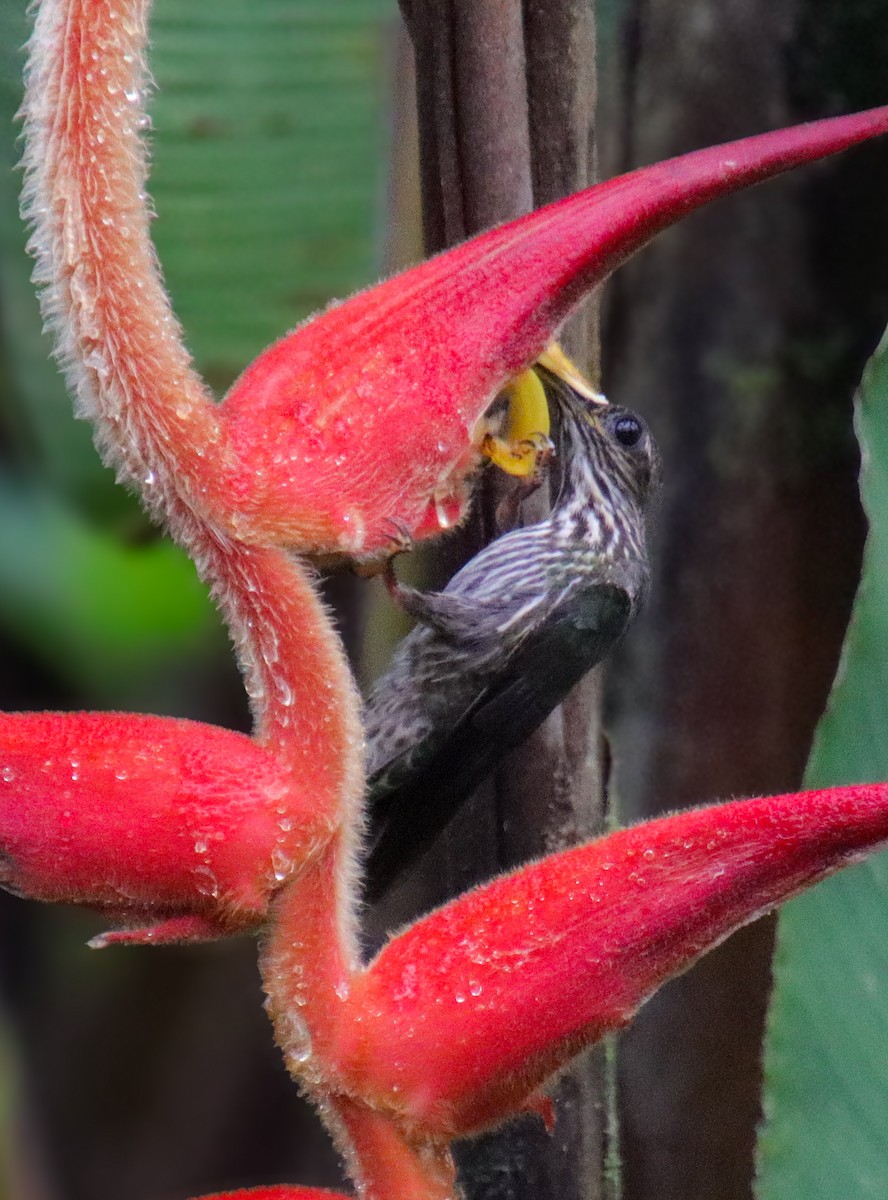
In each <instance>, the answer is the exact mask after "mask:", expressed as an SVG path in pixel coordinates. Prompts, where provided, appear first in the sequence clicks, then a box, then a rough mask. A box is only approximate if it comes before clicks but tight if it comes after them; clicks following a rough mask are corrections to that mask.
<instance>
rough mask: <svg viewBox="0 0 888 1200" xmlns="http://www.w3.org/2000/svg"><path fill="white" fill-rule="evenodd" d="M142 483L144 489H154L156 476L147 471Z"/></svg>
mask: <svg viewBox="0 0 888 1200" xmlns="http://www.w3.org/2000/svg"><path fill="white" fill-rule="evenodd" d="M142 482H143V483H144V485H145V487H154V485H155V483H157V476H156V475H155V474H154V472H153V471H149V472H148V473H147V474H146V475H145V477H144V479H143V480H142Z"/></svg>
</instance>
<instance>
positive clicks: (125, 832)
mask: <svg viewBox="0 0 888 1200" xmlns="http://www.w3.org/2000/svg"><path fill="white" fill-rule="evenodd" d="M282 814H283V815H282ZM282 825H286V826H287V828H282ZM322 836H323V830H320V829H318V828H317V826H316V823H315V821H314V820H313V805H312V802H311V798H310V797H306V796H304V795H301V794H300V792H299V789H298V788H296V787H294V783H293V780H292V778H291V775H290V773H289V772H288V771H287V770H286V769H285V768H284V767H282V765H281V763H280V762H279V760H278V759H277V758H275V756H274V755H272V754H270V753H269V752H268V751H267V750H264V749H263V748H262V747H260V746H258V745H257V744H256V743H255V742H254V741H252V740H251V739H250V738H248V737H245V736H244V735H243V734H239V733H232V732H230V731H229V730H226V729H220V728H217V727H216V726H213V725H203V724H199V723H198V722H196V721H183V720H174V719H172V718H168V717H152V716H139V715H135V714H128V713H3V714H0V850H2V863H0V879H2V883H3V886H4V887H6V888H8V889H10V890H12V891H15V892H18V893H20V894H22V895H27V896H32V897H34V898H37V899H41V900H59V901H70V902H76V903H83V904H89V905H92V906H95V907H99V908H103V909H105V910H106V911H109V912H110V913H111V914H112V916H113V917H114V919H115V921H116V922H119V923H121V924H122V925H123V926H124V927H125V928H126V927H129V926H132V925H136V926H139V927H141V926H143V925H145V924H146V922H147V923H148V925H150V926H156V925H158V924H160V925H161V926H162V929H161V930H160V932H158V931H154V932H151V931H150V930H140V936H139V937H134V935H133V934H130V935H129V940H143V939H144V940H182V939H189V938H195V937H197V938H199V937H201V936H219V935H220V934H224V933H230V932H237V931H239V930H242V929H244V928H251V927H254V926H256V925H257V924H259V923H261V922H262V920H263V919H264V916H265V912H266V909H267V907H268V902H269V898H270V896H271V894H272V892H273V891H274V890H275V889H276V888H278V887H280V884H281V882H282V878H277V879H276V878H275V876H276V874H278V875H280V874H281V872H280V871H279V869H278V868H279V866H280V865H281V864H282V863H283V862H284V861H286V862H287V863H288V864H289V867H288V872H289V871H291V870H292V869H293V865H294V864H296V863H298V862H300V861H301V860H303V859H304V858H306V857H307V856H308V855H309V854H310V853H311V852H312V851H313V850H314V849H315V848H316V846H317V844H318V842H319V841H320V840H321V839H322ZM214 931H215V932H214Z"/></svg>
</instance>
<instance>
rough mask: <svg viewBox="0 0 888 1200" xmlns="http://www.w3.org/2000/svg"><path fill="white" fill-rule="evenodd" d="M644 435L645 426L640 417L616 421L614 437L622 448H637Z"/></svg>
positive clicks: (626, 417)
mask: <svg viewBox="0 0 888 1200" xmlns="http://www.w3.org/2000/svg"><path fill="white" fill-rule="evenodd" d="M643 435H644V426H643V425H642V423H641V421H639V419H638V417H629V416H624V417H618V418H617V420H616V421H614V437H615V438H616V439H617V441H618V442H619V443H620V445H621V446H630V447H631V446H637V445H638V443H639V442H640V441H641V439H642V436H643Z"/></svg>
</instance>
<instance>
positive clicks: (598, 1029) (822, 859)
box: [340, 784, 888, 1137]
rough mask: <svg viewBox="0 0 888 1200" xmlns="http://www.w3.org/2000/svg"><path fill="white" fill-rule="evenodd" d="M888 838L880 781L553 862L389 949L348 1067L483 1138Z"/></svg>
mask: <svg viewBox="0 0 888 1200" xmlns="http://www.w3.org/2000/svg"><path fill="white" fill-rule="evenodd" d="M886 840H888V785H886V784H874V785H870V786H860V787H849V788H832V789H827V790H824V791H819V792H802V793H794V794H790V795H785V796H769V797H766V798H763V799H751V800H740V801H734V802H733V803H730V804H723V805H718V806H715V807H710V808H700V809H695V810H690V811H688V812H683V813H679V814H677V815H675V816H671V817H665V818H662V819H661V820H656V821H648V822H645V823H644V824H642V825H637V826H634V827H632V828H630V829H626V830H622V831H620V832H618V833H613V834H610V835H609V836H607V837H604V838H601V839H600V840H598V841H596V842H592V843H591V844H589V845H586V846H579V847H577V848H576V849H574V850H567V851H564V852H563V853H561V854H558V855H553V856H551V857H549V858H545V859H543V860H542V861H540V862H537V863H534V864H532V865H530V866H527V867H524V868H523V869H521V870H520V871H517V872H515V873H514V874H511V875H507V876H504V877H502V878H500V879H498V880H495V881H494V882H493V883H490V884H488V885H486V886H484V887H481V888H478V889H476V890H474V891H472V892H469V893H468V894H467V895H465V896H462V897H460V898H459V899H457V900H454V901H452V902H451V903H450V904H447V905H445V906H444V907H443V908H441V909H439V910H438V911H436V912H433V913H431V914H430V915H429V916H427V917H424V918H423V919H422V920H420V921H418V922H417V923H416V924H415V925H413V926H411V927H410V928H409V929H407V930H405V931H404V932H402V933H401V934H399V935H398V936H397V937H396V938H394V939H393V941H391V942H390V943H389V944H388V945H387V946H386V947H385V948H384V949H383V950H382V951H381V952H380V954H379V955H378V957H377V958H376V959H375V960H374V961H373V962H372V963H370V965H369V966H368V968H367V970H366V972H365V973H364V975H363V976H362V977H361V979H360V980H359V981H358V982H357V983H356V984H355V987H354V989H353V992H352V995H351V997H350V1001H349V1007H348V1009H347V1012H346V1015H345V1018H344V1019H343V1020H342V1021H341V1026H340V1027H341V1030H342V1035H341V1037H342V1040H341V1044H340V1054H341V1057H342V1061H343V1063H345V1064H349V1065H348V1066H347V1067H346V1068H345V1070H346V1071H348V1070H352V1071H354V1072H355V1074H356V1076H357V1077H358V1078H360V1079H361V1080H362V1081H363V1086H364V1087H366V1086H367V1085H368V1084H370V1085H371V1086H372V1087H373V1088H374V1089H375V1095H376V1097H377V1102H379V1101H380V1099H381V1097H382V1095H383V1094H385V1095H387V1097H388V1099H389V1103H390V1105H391V1107H392V1108H393V1110H395V1111H397V1112H399V1113H401V1114H403V1117H404V1120H405V1121H406V1122H407V1124H408V1125H412V1126H415V1127H416V1128H420V1129H425V1130H429V1131H431V1130H435V1131H438V1132H440V1133H441V1134H442V1135H444V1136H448V1137H453V1136H456V1135H460V1134H467V1133H472V1132H475V1131H477V1130H478V1129H480V1128H483V1127H484V1126H485V1125H489V1124H492V1123H494V1122H496V1121H499V1120H502V1119H503V1117H505V1116H508V1115H510V1114H512V1113H515V1112H517V1111H519V1110H520V1109H522V1108H524V1107H526V1105H527V1102H528V1098H529V1097H530V1095H531V1094H532V1092H533V1090H534V1089H535V1088H536V1087H538V1086H539V1085H540V1084H541V1083H542V1082H543V1081H544V1080H545V1078H546V1077H547V1076H548V1075H550V1074H551V1073H552V1072H553V1071H555V1070H557V1069H558V1067H560V1066H562V1065H563V1064H564V1063H565V1062H566V1061H567V1060H568V1059H569V1058H571V1057H572V1056H573V1055H574V1054H576V1053H577V1052H578V1051H579V1050H580V1049H581V1048H582V1047H583V1046H585V1045H588V1044H591V1043H592V1042H595V1041H597V1040H598V1039H599V1038H600V1037H601V1036H603V1034H605V1033H606V1032H608V1031H609V1030H613V1029H617V1028H619V1027H620V1026H622V1025H625V1024H626V1022H627V1021H628V1020H629V1019H630V1018H631V1017H632V1016H633V1015H634V1013H635V1012H636V1011H637V1009H638V1007H639V1005H640V1004H642V1003H643V1001H644V1000H646V999H647V998H648V996H649V995H650V994H651V992H653V991H654V990H655V989H656V988H657V987H659V986H660V984H662V983H664V982H665V981H666V980H667V979H670V978H671V977H672V976H674V975H675V974H677V973H678V972H680V971H683V970H685V969H686V968H687V967H688V966H690V965H691V964H692V963H693V962H694V960H695V959H696V958H697V957H698V956H699V955H701V954H702V953H704V952H705V951H706V950H708V949H710V948H711V947H712V946H714V945H715V944H717V943H718V942H719V941H721V940H722V939H723V938H724V937H725V936H726V935H727V934H728V933H729V932H730V931H732V930H734V929H736V928H738V926H740V925H742V924H744V923H746V922H747V921H751V920H753V919H754V918H755V917H757V916H759V915H761V914H762V913H763V912H765V911H767V910H768V909H769V908H771V907H773V906H774V905H775V904H778V903H780V902H782V901H783V900H786V899H788V898H789V897H790V896H792V895H794V894H795V893H796V892H798V891H800V890H801V889H802V888H804V887H808V886H810V885H811V884H812V883H815V882H817V881H818V880H819V879H822V878H823V877H824V876H825V875H827V874H830V873H832V872H834V871H836V870H838V869H839V868H841V867H843V866H846V865H848V863H850V862H853V861H856V860H859V859H860V858H861V857H863V856H864V855H865V854H867V853H869V852H870V851H871V850H872V849H873V848H875V847H877V846H879V845H881V844H883V843H884V842H885V841H886ZM385 1048H388V1053H386V1052H385ZM395 1048H396V1049H395Z"/></svg>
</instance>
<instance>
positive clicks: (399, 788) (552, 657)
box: [367, 584, 633, 900]
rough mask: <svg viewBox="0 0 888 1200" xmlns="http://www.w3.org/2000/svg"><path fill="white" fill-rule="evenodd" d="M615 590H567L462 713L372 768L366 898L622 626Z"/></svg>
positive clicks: (623, 596) (622, 599) (622, 597)
mask: <svg viewBox="0 0 888 1200" xmlns="http://www.w3.org/2000/svg"><path fill="white" fill-rule="evenodd" d="M632 608H633V605H632V601H631V599H630V597H629V595H628V594H627V593H626V592H625V591H624V590H623V589H622V588H619V587H616V586H613V585H609V584H606V585H597V586H595V587H587V588H584V589H574V590H568V591H567V592H566V593H565V594H564V595H563V596H562V597H561V600H560V602H559V603H558V604H557V605H556V606H555V607H554V608H553V610H552V611H551V612H550V613H549V615H548V617H547V619H546V621H545V623H544V625H543V626H542V628H538V629H537V630H536V631H535V632H534V636H533V637H529V638H527V639H525V640H524V641H523V642H521V643H519V644H518V645H517V647H516V648H515V649H514V650H513V652H512V653H511V654H510V655H509V656H508V657H507V658H504V660H503V663H502V667H501V669H500V670H499V671H496V672H493V673H488V674H487V675H486V678H485V680H484V686H483V688H482V689H481V690H480V691H479V692H478V693H477V694H476V695H475V696H474V697H472V698H471V699H470V700H469V701H468V703H466V705H465V708H464V709H463V711H462V712H461V713H460V714H459V715H458V716H457V717H456V718H455V719H454V720H450V721H448V722H447V723H446V725H445V726H442V727H439V728H435V727H434V726H433V727H432V728H431V729H429V730H428V732H427V734H426V736H425V737H424V738H423V739H422V740H421V741H420V742H419V743H418V744H416V745H414V746H411V747H410V748H409V749H407V750H406V751H405V752H404V753H403V754H401V755H399V756H398V757H396V758H395V759H393V760H392V761H391V762H389V763H387V764H386V765H385V766H383V767H382V768H381V769H380V770H378V771H376V772H375V773H373V774H372V775H371V777H370V780H369V809H370V818H371V843H370V853H369V857H368V861H367V881H368V882H367V895H368V899H370V900H374V899H376V898H378V897H379V896H380V895H382V894H383V893H384V892H385V891H386V890H387V888H388V887H389V886H390V884H391V882H392V880H393V879H394V877H395V876H396V874H397V873H398V872H399V871H401V870H403V868H404V867H405V866H407V865H408V864H409V863H411V862H413V861H415V860H416V859H417V858H418V857H419V856H420V854H421V853H422V852H423V851H424V850H425V849H426V848H427V847H428V845H429V844H430V843H431V842H432V841H433V840H434V839H435V837H436V836H437V835H438V834H439V833H440V832H441V830H442V829H443V828H444V827H445V826H446V825H447V824H448V823H449V821H450V820H451V819H452V817H453V816H454V814H455V813H456V811H457V810H458V808H459V807H460V806H461V805H462V803H463V802H464V801H465V800H466V799H467V798H468V797H469V796H470V795H471V794H472V793H473V792H474V790H475V789H476V788H477V786H478V785H479V783H480V782H481V781H482V780H483V779H484V778H485V777H486V776H487V775H489V774H490V772H491V771H492V770H493V769H494V768H495V767H496V765H497V763H498V762H499V761H500V759H501V758H502V757H503V756H504V755H505V754H506V753H507V752H508V751H509V750H511V749H513V748H514V747H515V746H518V745H520V744H521V743H522V742H523V741H525V740H526V739H527V738H528V737H529V736H530V734H531V733H533V731H534V730H535V729H537V728H538V727H539V726H540V725H541V724H542V722H543V721H544V720H545V719H546V717H547V716H548V715H549V713H550V712H552V710H553V709H554V708H556V707H557V706H558V704H560V703H561V701H562V700H563V699H564V697H565V696H566V695H567V693H568V692H569V691H570V689H571V688H572V687H573V686H574V684H575V683H577V682H578V681H579V680H580V679H581V678H582V677H583V676H584V675H585V674H586V672H587V671H589V670H590V669H591V668H592V667H593V666H595V664H596V663H598V662H600V661H601V660H602V659H603V658H604V657H605V656H606V654H607V653H608V652H609V651H610V649H611V648H612V646H613V645H614V644H615V642H616V641H617V640H618V639H619V637H620V635H621V634H622V633H623V631H624V629H625V628H626V625H627V624H628V622H629V619H630V616H631V613H632Z"/></svg>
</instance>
